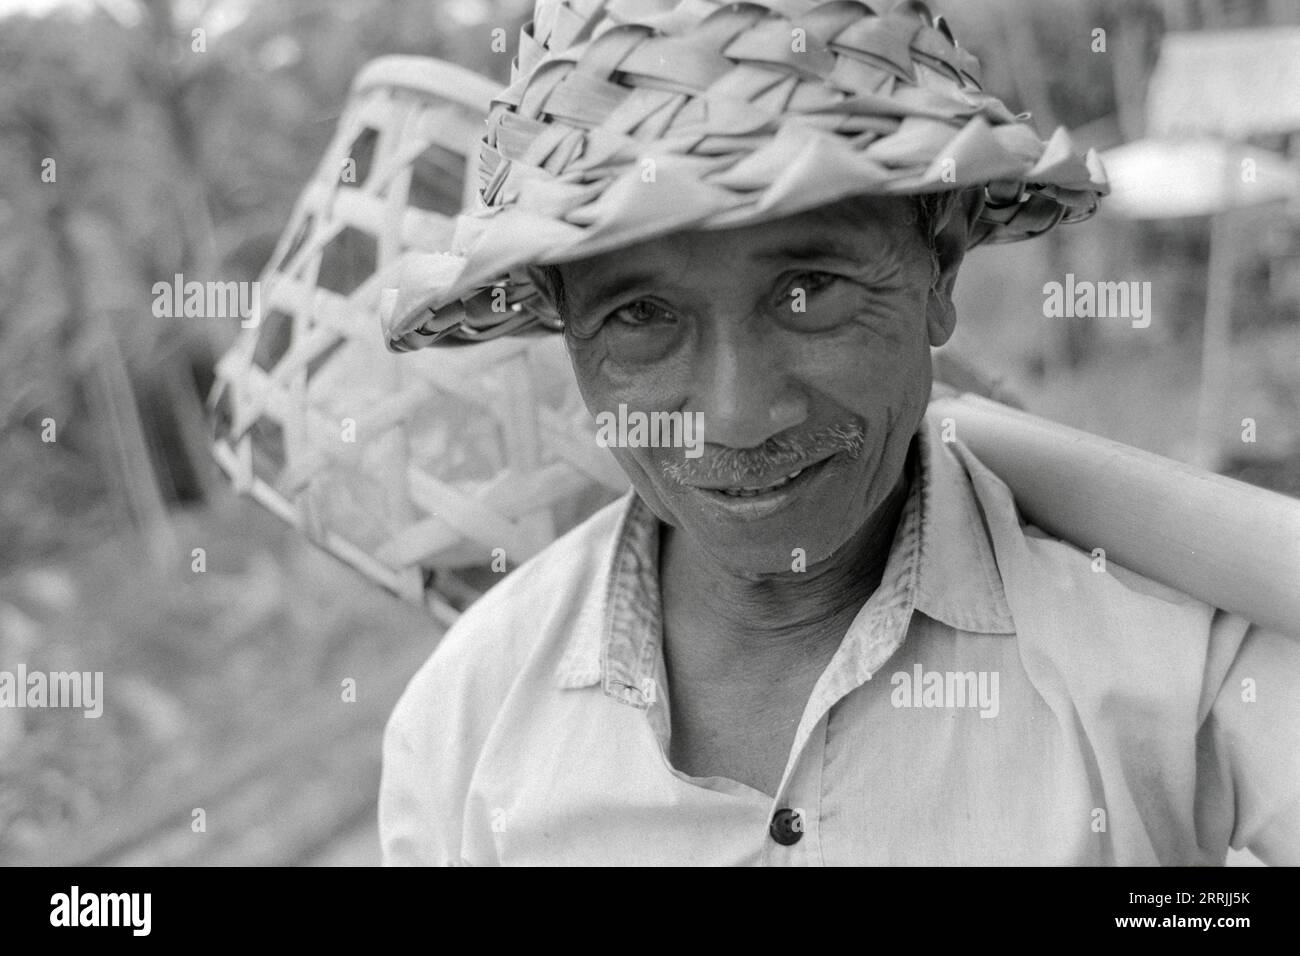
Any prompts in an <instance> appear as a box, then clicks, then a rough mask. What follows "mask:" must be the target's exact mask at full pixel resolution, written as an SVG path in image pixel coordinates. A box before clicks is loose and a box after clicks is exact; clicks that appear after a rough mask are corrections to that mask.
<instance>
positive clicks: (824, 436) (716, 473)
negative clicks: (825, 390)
mask: <svg viewBox="0 0 1300 956" xmlns="http://www.w3.org/2000/svg"><path fill="white" fill-rule="evenodd" d="M866 441H867V430H866V428H865V426H863V424H862V423H861V422H860V421H857V420H850V421H846V422H842V423H839V424H835V425H827V426H825V427H823V428H818V429H815V430H813V431H808V432H803V433H802V434H792V435H785V434H782V435H773V436H772V437H771V438H769V439H768V440H767V441H765V442H763V444H761V445H759V446H758V447H757V448H727V447H725V446H713V447H717V451H714V452H713V453H712V454H709V455H705V456H703V457H701V458H697V459H685V460H681V461H677V460H674V461H665V462H662V463H661V468H662V470H663V473H664V477H666V478H667V479H668V480H670V481H675V482H678V483H679V484H693V483H696V482H719V481H726V482H731V483H734V484H742V483H744V482H745V481H748V480H752V479H756V478H762V477H765V476H767V475H770V474H772V473H773V472H781V471H786V470H791V469H793V468H794V467H795V466H798V465H806V464H809V463H811V462H814V461H821V460H822V459H824V458H829V457H830V456H831V455H833V454H836V453H838V452H844V453H845V454H847V455H848V456H849V457H850V458H859V457H861V455H862V449H863V447H864V446H865V445H866Z"/></svg>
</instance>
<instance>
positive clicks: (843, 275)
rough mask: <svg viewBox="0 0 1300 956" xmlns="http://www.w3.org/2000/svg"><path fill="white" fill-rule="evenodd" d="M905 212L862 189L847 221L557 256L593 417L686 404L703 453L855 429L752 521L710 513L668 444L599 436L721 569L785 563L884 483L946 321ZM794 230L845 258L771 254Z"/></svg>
mask: <svg viewBox="0 0 1300 956" xmlns="http://www.w3.org/2000/svg"><path fill="white" fill-rule="evenodd" d="M909 209H910V206H909V205H908V203H906V202H904V201H902V200H897V199H872V200H867V201H864V202H863V203H862V204H861V215H860V216H857V217H846V216H836V217H831V218H830V221H827V220H826V219H825V218H823V217H822V216H821V215H820V214H819V212H818V211H817V210H814V211H811V212H808V213H801V214H798V215H795V216H791V217H788V218H785V219H781V220H776V221H772V222H767V223H761V224H758V225H753V226H745V227H740V228H735V229H727V230H699V231H690V232H681V233H677V234H674V235H672V236H669V237H665V238H661V239H653V240H649V241H646V242H642V243H639V244H637V245H635V246H632V247H629V248H625V249H621V250H618V251H616V252H612V253H607V254H604V255H601V256H595V257H592V258H590V259H585V260H580V261H577V262H571V263H565V264H563V265H562V266H560V274H561V277H562V281H563V283H564V290H565V301H566V303H567V306H568V308H567V311H566V315H565V319H566V333H565V340H566V345H567V347H568V350H569V353H570V358H571V360H572V363H573V366H574V370H575V372H576V374H577V378H578V383H579V388H580V390H581V392H582V394H583V398H584V400H585V401H586V403H587V406H588V408H589V409H590V410H591V411H592V413H593V414H598V413H600V412H602V411H611V412H612V411H614V410H616V409H617V408H618V406H619V405H620V404H625V405H626V406H627V407H628V409H629V410H640V411H644V412H646V413H652V412H656V411H660V412H673V411H680V412H684V413H688V414H689V413H693V412H699V413H701V414H702V416H703V420H704V434H705V438H706V440H707V443H708V444H707V445H706V446H705V449H704V454H703V458H702V462H703V463H704V464H707V461H708V459H709V458H710V456H711V455H716V454H717V453H718V452H719V451H720V450H721V449H756V448H762V447H764V445H765V443H767V442H769V441H770V440H773V439H775V440H777V441H782V440H787V439H788V440H790V441H791V442H793V443H794V444H795V445H796V446H798V444H799V442H800V441H801V440H802V439H804V438H806V437H807V436H809V435H811V434H814V433H817V432H819V431H824V430H825V429H827V428H833V427H836V426H842V425H846V423H854V424H856V425H857V426H860V427H861V428H862V429H863V432H864V436H865V440H864V442H863V446H862V449H861V452H860V454H859V455H858V456H857V457H856V458H854V457H850V456H848V455H846V454H840V455H837V456H835V457H833V458H831V459H829V460H827V461H826V467H825V468H824V469H822V470H821V473H820V474H819V475H818V476H817V478H816V479H815V480H813V479H810V480H809V482H805V483H804V486H806V487H805V490H804V491H802V492H801V493H800V495H798V496H794V498H795V500H793V501H792V503H791V504H790V505H789V506H787V507H784V508H783V509H782V510H781V511H779V512H778V513H776V514H773V515H771V516H770V517H764V518H761V519H759V520H737V519H736V518H735V517H734V516H729V515H724V514H719V513H718V510H717V509H711V508H709V507H708V506H707V504H702V503H701V501H700V500H699V495H698V494H693V493H692V491H691V489H690V488H685V487H683V486H682V483H681V482H680V481H677V480H673V479H672V478H671V477H669V474H668V473H666V472H665V468H664V466H665V465H666V464H671V463H672V462H681V461H682V459H683V454H684V453H683V449H681V448H645V447H641V448H615V449H613V452H614V454H615V456H616V457H617V458H618V460H619V462H620V464H621V465H622V467H623V469H624V470H625V471H626V472H627V474H628V476H629V478H630V479H631V481H632V483H633V485H634V486H635V487H636V489H637V491H638V493H639V494H640V496H641V497H642V498H643V499H644V500H645V501H646V503H647V504H648V505H649V506H650V507H651V508H652V509H653V510H654V511H655V513H656V514H657V515H658V516H659V517H660V518H661V519H662V520H663V521H664V522H666V523H667V524H669V525H671V526H672V527H675V528H680V529H682V530H683V531H684V532H685V533H686V534H688V535H690V536H691V538H692V539H693V540H694V541H695V542H696V543H697V544H698V545H699V546H700V547H701V548H703V549H704V550H705V551H706V552H707V553H708V554H710V555H711V556H712V557H713V559H715V560H716V561H718V562H720V563H721V564H722V565H724V566H726V567H728V568H731V569H734V570H735V571H736V572H738V573H744V574H763V573H775V572H781V571H788V570H789V569H790V565H791V553H792V550H793V549H795V548H801V549H803V551H804V553H805V554H806V556H807V560H808V562H809V563H810V564H811V563H813V562H816V561H821V560H825V559H826V558H828V557H829V556H831V555H832V554H834V553H835V552H836V551H838V550H839V549H840V548H842V547H843V546H844V545H845V544H846V543H848V542H849V541H850V540H851V539H852V538H853V536H854V535H855V534H856V533H857V531H858V530H859V529H861V528H863V527H864V525H865V524H866V523H867V522H868V520H869V519H870V518H871V516H872V515H873V514H874V513H876V512H877V510H878V509H880V508H881V506H882V504H883V503H884V502H885V500H886V498H887V497H889V496H890V494H891V492H893V491H896V489H897V486H898V481H899V478H900V476H901V475H902V471H903V466H904V464H905V460H906V456H907V452H908V447H909V445H910V442H911V438H912V436H913V434H915V432H916V429H917V427H918V425H919V423H920V419H921V416H922V415H923V414H924V410H925V406H926V403H927V401H928V398H929V394H930V385H931V368H930V351H929V350H930V346H931V345H932V344H933V345H939V344H942V342H943V341H944V340H946V338H947V336H948V335H949V334H951V330H952V328H951V320H950V319H949V320H948V321H946V322H945V321H941V320H938V319H936V318H935V317H936V316H939V315H946V316H950V315H951V309H950V306H948V308H947V310H946V311H945V310H944V309H940V308H936V303H935V299H936V296H940V295H946V289H945V291H944V292H943V293H940V292H937V291H936V289H937V288H939V285H938V283H937V282H936V262H937V261H938V260H937V259H936V257H935V256H934V255H932V253H931V250H930V248H929V247H928V245H927V244H926V242H925V240H924V239H923V238H922V236H921V235H920V232H919V230H918V229H917V228H916V225H915V223H914V222H913V221H912V220H911V219H910V216H909V214H908V212H909ZM810 237H817V238H821V239H833V240H835V244H836V245H837V247H838V250H839V251H849V252H851V253H852V255H851V256H840V257H829V256H819V257H817V258H816V259H815V260H810V259H808V257H807V255H796V256H787V255H786V254H785V250H789V249H793V248H795V247H798V246H800V244H801V243H802V244H804V245H805V246H806V245H807V243H808V240H809V239H810ZM955 268H956V265H955V263H953V264H952V272H953V273H954V274H955ZM633 274H635V275H636V276H637V277H638V279H639V280H640V281H636V282H631V281H630V279H629V276H631V275H633ZM615 288H616V289H617V290H618V291H616V292H612V293H610V294H606V292H604V291H602V290H607V289H615ZM948 288H950V286H948ZM690 467H692V468H695V467H696V465H691V466H690ZM670 471H671V469H670ZM756 483H757V482H756ZM740 484H741V485H744V484H745V482H741V483H740Z"/></svg>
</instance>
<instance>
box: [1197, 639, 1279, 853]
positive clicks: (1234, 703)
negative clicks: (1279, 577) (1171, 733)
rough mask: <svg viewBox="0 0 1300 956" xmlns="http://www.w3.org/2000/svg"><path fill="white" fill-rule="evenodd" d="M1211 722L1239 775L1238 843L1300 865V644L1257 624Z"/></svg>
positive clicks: (1231, 770)
mask: <svg viewBox="0 0 1300 956" xmlns="http://www.w3.org/2000/svg"><path fill="white" fill-rule="evenodd" d="M1209 724H1210V727H1209V729H1210V732H1211V734H1212V737H1213V740H1214V743H1215V749H1216V750H1217V751H1218V753H1219V755H1220V759H1221V760H1222V761H1223V762H1224V764H1225V765H1226V769H1227V773H1228V775H1229V777H1230V780H1231V790H1232V793H1233V804H1234V821H1233V829H1232V838H1231V846H1232V847H1233V849H1238V850H1239V849H1242V848H1243V847H1244V848H1246V849H1249V850H1250V851H1251V852H1252V853H1254V854H1255V855H1256V856H1257V857H1259V858H1260V859H1261V860H1263V861H1264V862H1265V863H1269V864H1272V865H1289V866H1294V865H1297V864H1300V641H1297V640H1296V639H1295V638H1292V637H1288V636H1286V635H1283V634H1278V633H1276V632H1273V631H1269V630H1265V629H1263V628H1260V627H1256V626H1251V627H1250V629H1249V630H1248V631H1247V633H1246V635H1245V637H1244V639H1242V641H1241V645H1240V647H1239V648H1238V650H1237V654H1236V656H1235V658H1234V659H1233V661H1232V664H1231V666H1230V667H1229V668H1228V671H1227V675H1226V677H1225V679H1224V681H1223V684H1222V686H1221V687H1220V689H1219V693H1218V695H1217V696H1216V697H1215V700H1214V704H1213V706H1212V707H1211V711H1210V716H1209Z"/></svg>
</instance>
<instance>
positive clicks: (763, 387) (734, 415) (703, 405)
mask: <svg viewBox="0 0 1300 956" xmlns="http://www.w3.org/2000/svg"><path fill="white" fill-rule="evenodd" d="M728 325H730V326H731V327H730V328H728V329H726V330H722V331H715V332H714V334H711V335H708V336H706V337H705V338H706V339H707V341H706V342H705V343H704V344H703V349H702V351H701V352H700V353H699V354H698V355H697V357H696V361H695V367H694V370H693V371H694V375H693V376H692V379H693V381H692V389H691V393H692V394H691V402H690V404H689V406H688V408H689V410H691V411H698V412H702V413H703V416H704V438H705V441H707V442H708V443H709V444H713V445H726V446H728V447H730V448H753V447H756V446H758V445H761V444H762V443H763V442H765V441H767V439H769V438H771V437H772V436H773V435H777V434H779V433H781V432H783V431H785V430H786V429H787V428H792V427H794V426H795V425H799V424H802V423H803V422H804V421H805V420H806V419H807V417H808V398H807V395H806V393H805V392H804V390H803V389H802V388H800V387H799V386H798V385H797V384H796V383H795V381H794V380H793V378H792V376H791V375H790V373H789V369H788V368H787V367H786V359H787V358H788V356H786V355H782V354H780V351H781V350H780V349H778V348H777V347H776V345H775V343H774V342H773V341H772V340H771V339H769V338H766V337H764V336H761V335H759V334H756V333H754V332H753V331H752V327H751V328H746V327H745V326H746V325H748V323H744V324H742V323H734V324H733V323H728Z"/></svg>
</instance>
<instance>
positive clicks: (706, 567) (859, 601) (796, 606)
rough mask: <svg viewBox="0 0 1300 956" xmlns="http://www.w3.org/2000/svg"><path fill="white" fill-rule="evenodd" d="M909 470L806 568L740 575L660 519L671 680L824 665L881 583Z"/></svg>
mask: <svg viewBox="0 0 1300 956" xmlns="http://www.w3.org/2000/svg"><path fill="white" fill-rule="evenodd" d="M911 470H912V469H904V471H903V473H902V474H900V476H899V478H898V480H897V482H896V483H895V486H894V489H893V490H892V491H891V492H890V494H889V496H888V498H886V499H885V501H884V503H883V504H882V505H881V506H880V507H879V508H878V509H876V511H875V513H874V514H873V515H872V516H871V518H870V519H868V521H866V522H865V523H864V524H863V526H862V527H861V528H860V529H859V530H858V532H857V534H855V535H854V537H853V538H852V539H851V540H850V541H849V542H847V543H846V544H845V546H844V547H842V548H840V549H839V550H838V551H837V552H836V553H835V554H834V555H832V556H831V557H830V558H827V559H826V560H825V561H821V562H818V563H817V564H814V565H812V566H810V567H809V568H808V569H807V570H806V571H802V572H795V571H789V572H784V573H779V574H772V575H763V576H747V575H741V574H737V573H734V572H732V571H730V570H729V569H727V568H725V567H721V566H719V565H718V563H717V561H715V560H714V559H713V558H711V557H710V556H709V555H708V554H707V553H705V552H703V551H702V550H701V549H700V548H699V547H698V546H697V545H696V544H695V543H694V542H692V541H691V540H690V538H689V537H688V536H687V535H685V534H683V533H682V532H680V531H678V530H676V529H673V528H669V527H667V526H665V527H663V528H662V536H661V545H660V582H661V588H662V591H663V606H664V624H665V639H666V646H665V648H664V653H665V657H666V661H667V664H668V668H669V672H670V673H671V674H673V675H674V680H675V681H677V680H681V679H683V678H685V679H687V680H689V681H691V682H695V681H710V682H714V681H720V682H726V681H728V680H736V679H738V678H740V679H742V680H743V679H744V677H742V675H749V676H750V679H752V678H753V677H754V676H758V675H762V674H765V673H766V674H770V675H779V674H781V673H789V671H790V670H791V669H792V668H794V669H798V668H799V667H801V666H807V667H812V668H814V669H815V670H816V672H817V673H820V671H821V669H822V668H823V667H824V666H825V664H826V663H827V662H828V661H829V660H830V657H831V656H832V655H833V654H834V652H835V649H836V648H837V647H838V646H839V643H840V641H841V639H842V638H843V636H844V634H845V632H846V631H847V630H848V626H849V624H850V623H852V621H853V618H854V617H855V616H856V615H857V613H858V611H859V610H860V609H861V607H862V605H863V604H865V603H866V601H867V599H868V598H869V597H870V596H871V595H872V593H873V592H874V591H875V590H876V588H877V587H878V586H879V584H880V580H881V577H882V576H883V574H884V569H885V564H886V562H887V561H888V558H889V552H890V549H891V547H892V545H893V541H894V534H895V532H896V530H897V527H898V522H899V518H900V517H901V515H902V511H903V505H904V503H905V502H906V500H907V494H908V490H909V487H910V481H909V472H910V471H911ZM674 637H676V638H677V640H674Z"/></svg>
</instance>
